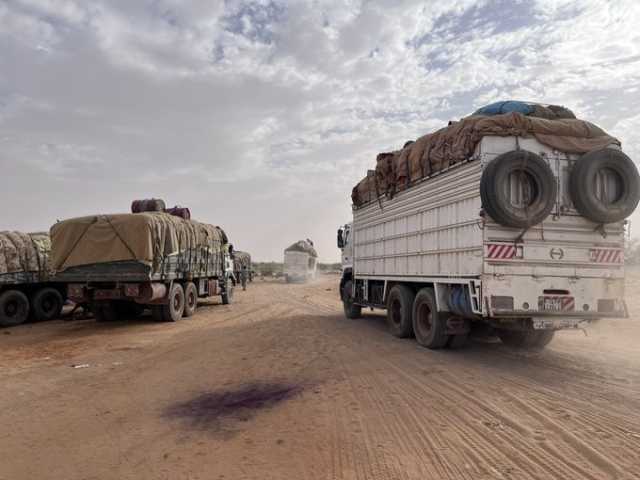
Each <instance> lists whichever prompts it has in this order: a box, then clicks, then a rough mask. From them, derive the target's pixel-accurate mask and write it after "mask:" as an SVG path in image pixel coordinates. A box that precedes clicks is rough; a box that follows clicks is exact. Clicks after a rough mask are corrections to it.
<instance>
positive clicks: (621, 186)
mask: <svg viewBox="0 0 640 480" xmlns="http://www.w3.org/2000/svg"><path fill="white" fill-rule="evenodd" d="M569 193H570V195H571V200H572V201H573V205H574V206H575V207H576V210H578V212H579V213H580V214H581V215H582V216H584V217H586V218H588V219H589V220H591V221H593V222H596V223H614V222H619V221H620V220H624V219H625V218H627V217H628V216H629V215H631V213H633V211H634V210H635V209H636V207H637V206H638V200H640V178H639V177H638V170H637V168H636V166H635V165H634V163H633V161H632V160H631V159H630V158H629V157H628V156H627V155H625V154H624V153H622V152H621V151H620V150H614V149H612V148H605V149H603V150H595V151H593V152H589V153H587V154H586V155H583V156H582V158H580V160H578V161H577V162H576V164H575V166H574V167H573V170H572V171H571V176H570V177H569Z"/></svg>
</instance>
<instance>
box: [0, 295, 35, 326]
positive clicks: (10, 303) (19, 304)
mask: <svg viewBox="0 0 640 480" xmlns="http://www.w3.org/2000/svg"><path fill="white" fill-rule="evenodd" d="M27 318H29V299H28V298H27V296H26V295H25V294H24V293H22V292H20V291H18V290H8V291H6V292H4V293H3V294H2V295H0V327H13V326H15V325H20V324H21V323H24V322H26V321H27Z"/></svg>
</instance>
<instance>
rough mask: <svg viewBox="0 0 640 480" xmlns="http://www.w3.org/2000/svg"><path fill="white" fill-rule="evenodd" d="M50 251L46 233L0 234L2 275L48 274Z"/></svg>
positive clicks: (0, 272) (0, 266) (0, 270)
mask: <svg viewBox="0 0 640 480" xmlns="http://www.w3.org/2000/svg"><path fill="white" fill-rule="evenodd" d="M50 251H51V241H50V239H49V235H48V234H46V233H22V232H0V275H2V274H6V273H22V272H40V273H48V271H49V253H50Z"/></svg>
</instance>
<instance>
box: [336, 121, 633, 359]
mask: <svg viewBox="0 0 640 480" xmlns="http://www.w3.org/2000/svg"><path fill="white" fill-rule="evenodd" d="M540 122H542V123H540ZM503 127H504V128H503ZM461 135H464V136H466V137H465V139H462V140H461V139H460V138H459V136H461ZM416 150H417V151H416ZM384 155H387V157H384ZM385 162H386V163H385ZM399 172H400V173H399ZM409 172H411V173H412V175H411V173H409ZM385 176H386V182H385ZM407 177H412V178H407ZM353 198H354V206H353V221H352V223H349V224H347V225H344V226H343V227H341V228H340V229H339V231H338V246H339V247H340V248H342V250H343V274H342V278H341V283H340V296H341V299H342V302H343V305H344V313H345V315H346V316H347V317H348V318H356V317H359V316H360V314H361V310H362V308H364V307H371V308H380V309H385V310H386V316H387V323H388V327H389V329H390V331H391V333H392V334H393V335H395V336H397V337H409V336H415V338H416V339H417V341H418V342H419V343H420V344H421V345H423V346H425V347H428V348H432V349H437V348H442V347H446V346H448V347H452V348H455V347H459V346H462V345H463V344H464V343H465V341H466V338H467V335H468V334H469V331H470V329H471V328H472V327H474V326H479V325H485V326H486V327H489V329H491V330H492V331H493V332H495V333H496V334H497V336H499V338H500V339H501V340H502V342H503V343H505V344H507V345H509V346H512V347H515V348H523V349H542V348H544V347H545V346H546V345H547V344H548V343H549V342H550V341H551V339H552V338H553V335H554V332H555V331H557V330H560V329H566V328H580V327H582V326H584V325H586V324H587V323H588V322H590V321H591V320H594V319H600V318H625V317H627V316H628V314H627V308H626V305H625V300H624V241H625V218H626V217H628V216H629V215H630V214H631V213H632V212H633V210H634V209H635V207H636V206H637V204H638V199H639V198H640V182H639V178H638V172H637V169H636V167H635V165H634V163H633V162H632V161H631V159H630V158H629V157H628V156H627V155H625V154H624V153H623V152H622V150H621V147H620V143H619V142H618V141H617V140H616V139H614V138H612V137H609V136H608V135H607V134H606V133H605V132H604V131H602V130H600V129H598V128H597V127H595V126H594V125H593V124H590V123H588V122H582V121H580V120H577V119H559V120H549V119H545V120H542V119H537V118H531V117H527V116H526V115H522V114H520V113H513V112H510V113H508V114H506V115H504V114H503V115H498V116H496V117H480V116H478V117H471V118H469V119H467V120H464V121H462V122H459V123H454V124H451V125H449V126H448V127H447V128H445V129H443V130H441V131H439V132H436V133H435V134H431V135H427V136H425V137H422V138H421V139H419V140H418V141H416V142H415V143H414V142H409V143H408V144H406V145H405V147H404V148H403V149H402V150H400V151H398V152H393V153H391V154H381V155H379V157H378V165H377V167H376V171H375V172H370V173H369V174H368V176H367V177H365V179H364V180H363V181H362V182H360V184H358V186H356V188H354V193H353Z"/></svg>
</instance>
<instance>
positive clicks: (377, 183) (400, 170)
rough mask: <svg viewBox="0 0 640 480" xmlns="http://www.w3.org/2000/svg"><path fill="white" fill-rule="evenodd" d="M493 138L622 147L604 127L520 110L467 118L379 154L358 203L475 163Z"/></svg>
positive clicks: (572, 149)
mask: <svg viewBox="0 0 640 480" xmlns="http://www.w3.org/2000/svg"><path fill="white" fill-rule="evenodd" d="M490 135H495V136H501V137H509V136H515V137H523V138H530V137H533V138H535V139H536V140H538V141H539V142H540V143H542V144H544V145H547V146H548V147H551V148H553V149H555V150H558V151H561V152H565V153H575V154H584V153H588V152H591V151H593V150H598V149H602V148H605V147H608V146H610V145H612V144H614V145H620V142H619V141H618V140H617V139H616V138H614V137H612V136H610V135H608V134H607V133H606V132H605V131H604V130H602V129H601V128H599V127H597V126H596V125H594V124H592V123H589V122H586V121H583V120H578V119H572V118H563V119H556V120H548V119H544V118H537V117H528V116H525V115H522V114H520V113H517V112H511V113H507V114H503V115H494V116H471V117H466V118H464V119H462V120H460V121H457V122H450V124H449V125H448V126H447V127H445V128H442V129H440V130H438V131H436V132H434V133H430V134H427V135H424V136H422V137H420V138H418V139H417V140H416V141H415V142H408V144H406V146H405V147H404V148H403V149H401V150H399V151H397V152H392V153H390V154H389V153H385V154H380V155H378V159H377V165H376V171H375V173H374V174H373V175H372V174H371V173H369V174H367V177H365V178H364V179H363V180H361V181H360V182H359V183H358V185H356V186H355V187H354V189H353V191H352V199H353V203H354V205H356V206H359V205H362V204H364V203H368V202H370V201H372V200H373V199H375V198H377V197H378V196H379V195H382V194H386V195H387V196H393V195H394V194H395V193H396V192H397V191H400V190H403V189H405V188H407V187H408V186H409V185H411V183H413V182H415V181H417V180H420V179H421V178H424V177H426V176H429V175H431V174H433V173H435V172H438V171H440V170H443V169H446V168H449V167H450V166H452V165H455V164H458V163H461V162H463V161H465V160H469V159H471V157H472V156H473V153H474V151H475V148H476V146H477V145H478V143H479V142H480V140H482V137H485V136H490Z"/></svg>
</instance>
